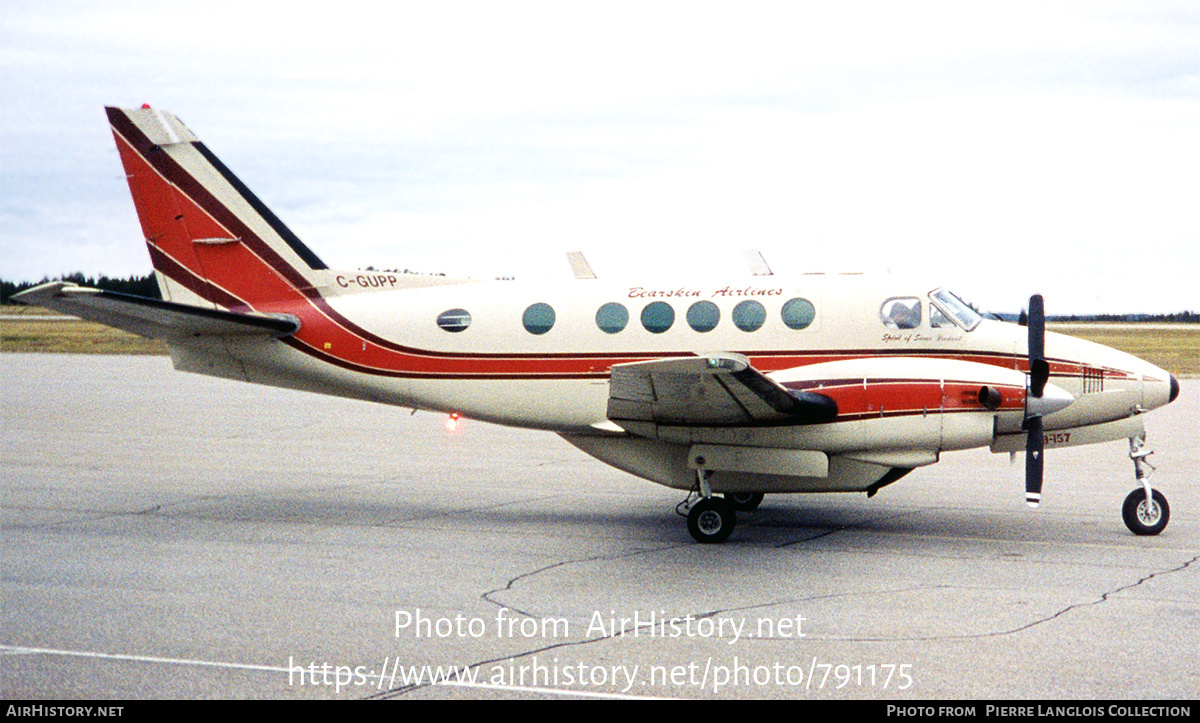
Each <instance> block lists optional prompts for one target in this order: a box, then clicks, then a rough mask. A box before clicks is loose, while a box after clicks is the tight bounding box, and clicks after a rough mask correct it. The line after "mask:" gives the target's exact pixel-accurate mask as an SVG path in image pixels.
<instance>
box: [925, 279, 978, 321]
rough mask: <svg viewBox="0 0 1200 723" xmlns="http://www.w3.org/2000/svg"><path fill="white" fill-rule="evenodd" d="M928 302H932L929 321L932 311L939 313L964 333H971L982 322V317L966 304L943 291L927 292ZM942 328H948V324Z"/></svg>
mask: <svg viewBox="0 0 1200 723" xmlns="http://www.w3.org/2000/svg"><path fill="white" fill-rule="evenodd" d="M929 300H930V302H932V305H931V307H930V308H931V311H930V318H931V319H932V317H933V315H934V311H941V312H942V313H943V314H945V315H946V317H948V318H949V319H950V320H952V321H953V322H954V323H955V324H957V325H958V326H961V327H962V328H963V329H965V330H966V331H971V330H972V329H974V328H975V327H976V326H978V325H979V322H980V321H982V320H983V317H981V316H980V315H979V314H978V313H977V312H976V311H975V310H974V309H972V308H971V307H970V306H968V305H967V302H965V301H963V300H962V299H960V298H958V297H957V296H955V295H954V294H952V293H950V292H949V291H946V290H945V289H936V290H934V291H931V292H929ZM943 326H949V324H943Z"/></svg>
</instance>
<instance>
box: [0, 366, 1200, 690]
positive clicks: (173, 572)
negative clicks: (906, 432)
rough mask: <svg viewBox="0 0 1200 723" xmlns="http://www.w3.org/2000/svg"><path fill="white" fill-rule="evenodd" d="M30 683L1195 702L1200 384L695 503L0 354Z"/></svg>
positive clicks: (504, 445) (16, 577) (170, 382)
mask: <svg viewBox="0 0 1200 723" xmlns="http://www.w3.org/2000/svg"><path fill="white" fill-rule="evenodd" d="M0 378H2V384H3V389H4V392H3V403H2V410H3V429H2V431H0V434H2V448H0V450H2V459H0V474H2V477H3V508H2V509H3V517H2V520H0V521H2V524H3V536H2V537H3V541H2V545H0V559H2V561H3V578H2V581H0V586H2V587H0V594H2V596H3V625H2V626H0V694H2V695H3V696H4V697H5V698H6V699H44V698H54V699H70V698H88V699H126V700H132V699H150V698H154V699H158V698H169V699H180V698H186V699H193V698H236V699H251V698H263V699H307V698H337V699H352V698H384V699H387V698H394V699H493V698H495V699H525V698H546V699H572V698H585V697H587V698H592V697H595V698H670V699H764V698H765V699H775V698H779V699H807V700H840V699H873V700H896V701H919V700H926V701H927V700H964V701H966V700H997V699H1003V700H1016V699H1027V700H1096V699H1102V700H1173V699H1181V700H1190V699H1193V698H1194V697H1195V695H1196V692H1197V691H1198V690H1200V660H1198V658H1197V655H1196V650H1198V649H1200V562H1197V560H1198V558H1200V491H1198V489H1197V485H1196V479H1197V478H1196V469H1197V463H1198V462H1200V452H1198V450H1200V444H1198V442H1200V438H1198V437H1200V432H1198V431H1197V425H1196V420H1197V419H1200V380H1193V379H1186V380H1183V382H1182V394H1181V396H1180V398H1179V399H1178V400H1177V401H1176V402H1175V403H1174V404H1172V405H1169V406H1168V407H1165V408H1163V409H1160V410H1158V411H1156V412H1154V413H1152V414H1151V415H1150V416H1149V417H1148V418H1147V427H1148V431H1149V446H1150V448H1152V449H1154V451H1155V454H1154V455H1153V456H1152V457H1151V458H1150V460H1151V461H1152V462H1153V463H1154V464H1155V465H1156V466H1157V468H1158V469H1157V472H1156V473H1155V475H1154V477H1153V483H1154V486H1155V487H1156V488H1157V489H1159V490H1161V491H1162V492H1164V493H1165V494H1166V496H1167V498H1168V500H1169V502H1170V504H1171V511H1172V517H1171V521H1170V524H1169V525H1168V527H1167V529H1166V530H1165V531H1164V532H1163V533H1162V534H1161V535H1159V536H1157V537H1137V536H1135V535H1133V534H1131V533H1130V532H1128V531H1127V530H1126V529H1125V526H1124V524H1123V523H1122V521H1121V515H1120V506H1121V502H1122V500H1123V499H1124V497H1125V495H1126V494H1127V493H1128V492H1129V491H1130V490H1131V489H1133V487H1134V479H1133V465H1132V463H1131V462H1130V461H1129V459H1128V449H1127V445H1126V443H1125V442H1123V441H1120V442H1112V443H1107V444H1103V445H1096V446H1091V447H1080V448H1071V449H1063V450H1050V451H1049V452H1048V453H1047V460H1046V485H1045V489H1044V491H1043V492H1044V501H1043V504H1042V507H1041V508H1040V509H1038V510H1030V509H1028V508H1027V507H1026V505H1025V503H1024V487H1023V479H1022V477H1023V465H1022V461H1021V459H1020V458H1018V459H1017V460H1016V462H1015V463H1012V462H1010V460H1009V458H1008V455H993V454H991V453H989V452H987V451H986V450H980V451H968V452H958V453H951V454H946V455H943V459H942V461H941V462H940V463H939V464H937V465H935V466H932V467H927V468H923V469H919V470H917V471H915V472H914V473H912V474H910V475H909V476H907V477H906V478H904V479H903V480H901V481H900V482H898V483H896V484H894V485H892V486H890V487H888V488H885V489H884V490H882V491H881V492H880V493H879V494H878V495H876V496H875V497H874V498H871V499H867V498H866V497H865V496H864V495H844V494H826V495H775V496H768V497H767V499H766V501H764V503H763V505H762V506H761V507H760V508H759V510H758V511H756V512H754V513H751V514H740V515H739V526H738V529H737V530H736V531H735V532H734V534H733V537H732V538H731V539H730V540H729V541H728V542H726V543H725V544H722V545H700V544H696V543H694V542H693V541H692V540H691V538H690V537H689V535H688V533H687V530H686V526H685V522H684V520H683V518H682V517H679V516H677V515H676V513H675V507H676V505H677V504H678V503H679V502H680V501H681V499H682V495H680V494H679V493H677V492H675V491H673V490H668V489H665V488H662V487H658V486H656V485H653V484H651V483H649V482H646V481H643V480H640V479H637V478H634V477H631V476H629V475H626V474H624V473H622V472H619V471H617V470H614V469H611V468H609V467H606V466H605V465H603V464H601V463H600V462H597V461H595V460H593V459H590V458H588V457H587V456H585V455H583V454H582V453H581V452H579V451H578V450H576V449H574V448H573V447H571V446H569V445H567V444H566V443H565V442H563V441H562V440H560V439H558V438H557V437H556V436H555V435H553V434H549V433H545V432H533V431H525V430H518V429H508V428H502V427H496V426H492V425H487V424H483V423H479V422H474V421H472V420H463V423H462V425H461V426H460V428H459V429H458V430H457V431H455V432H453V433H451V432H448V431H447V430H446V429H445V427H444V424H443V423H444V421H445V419H444V417H441V416H439V415H436V414H430V413H416V414H412V413H410V410H407V409H399V408H395V407H386V406H381V405H376V404H370V403H366V402H355V401H351V400H344V399H336V398H329V397H319V396H315V395H310V394H304V393H300V392H293V391H286V390H278V389H271V388H266V387H255V386H250V385H246V384H239V383H236V382H230V381H225V380H219V379H211V378H207V377H199V376H194V375H190V374H181V373H176V372H174V371H172V370H171V368H170V362H169V360H167V359H166V358H164V357H130V356H72V355H62V356H56V355H35V354H0Z"/></svg>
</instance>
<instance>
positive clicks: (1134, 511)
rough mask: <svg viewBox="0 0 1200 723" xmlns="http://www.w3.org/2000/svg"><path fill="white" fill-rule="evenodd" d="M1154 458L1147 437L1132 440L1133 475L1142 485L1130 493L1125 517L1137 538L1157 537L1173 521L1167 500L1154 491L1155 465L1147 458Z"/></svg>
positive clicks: (1130, 452) (1124, 513) (1130, 439)
mask: <svg viewBox="0 0 1200 723" xmlns="http://www.w3.org/2000/svg"><path fill="white" fill-rule="evenodd" d="M1152 454H1154V452H1153V450H1149V449H1146V433H1145V432H1143V433H1141V434H1140V435H1138V436H1136V437H1130V438H1129V458H1130V459H1131V460H1133V474H1134V476H1135V477H1137V480H1138V482H1140V483H1141V487H1140V488H1139V489H1135V490H1134V491H1132V492H1130V493H1129V496H1128V497H1126V498H1125V504H1123V505H1122V506H1121V517H1122V518H1124V520H1125V526H1126V527H1128V528H1129V531H1130V532H1132V533H1133V534H1135V535H1157V534H1158V533H1160V532H1162V531H1163V529H1165V528H1166V526H1167V521H1168V520H1170V519H1171V507H1170V506H1169V505H1168V504H1167V498H1166V497H1165V496H1164V495H1163V494H1162V493H1161V492H1159V491H1158V490H1156V489H1153V488H1151V487H1150V476H1151V475H1153V474H1154V465H1152V464H1150V461H1149V460H1147V459H1146V458H1147V457H1149V456H1150V455H1152Z"/></svg>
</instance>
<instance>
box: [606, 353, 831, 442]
mask: <svg viewBox="0 0 1200 723" xmlns="http://www.w3.org/2000/svg"><path fill="white" fill-rule="evenodd" d="M835 416H837V403H836V402H834V401H833V400H832V399H830V398H829V397H826V396H824V395H821V394H817V393H814V392H793V391H790V390H788V389H785V388H784V387H783V386H781V385H779V384H778V383H777V382H775V381H774V380H772V379H771V378H770V377H768V376H766V375H764V374H763V373H762V372H760V371H758V370H757V369H755V368H754V367H752V366H750V361H749V359H747V358H746V357H744V356H742V355H740V354H707V355H704V356H698V357H686V358H680V359H656V360H653V361H647V362H633V363H630V364H618V365H615V366H614V367H613V368H612V377H611V380H610V385H609V397H608V418H609V419H610V420H612V421H613V422H614V423H615V424H617V425H618V426H620V427H621V428H623V429H625V430H627V431H629V432H633V433H634V434H638V433H639V432H640V431H641V430H643V429H644V428H645V425H646V424H647V423H649V424H664V425H672V426H675V425H678V426H688V427H703V426H739V427H741V426H765V425H779V424H819V423H822V422H828V421H831V420H832V419H833V418H834V417H835Z"/></svg>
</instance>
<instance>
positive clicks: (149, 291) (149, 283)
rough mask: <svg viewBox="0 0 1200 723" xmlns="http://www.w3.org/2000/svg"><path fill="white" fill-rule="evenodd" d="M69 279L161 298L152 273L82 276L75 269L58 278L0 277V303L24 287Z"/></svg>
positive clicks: (124, 292)
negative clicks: (21, 279) (122, 276)
mask: <svg viewBox="0 0 1200 723" xmlns="http://www.w3.org/2000/svg"><path fill="white" fill-rule="evenodd" d="M59 280H61V281H71V282H74V283H76V284H79V285H80V286H90V287H92V288H94V289H103V290H105V291H116V292H118V293H121V294H133V295H134V296H147V297H150V298H151V299H161V298H162V295H161V294H159V292H158V282H157V281H155V280H154V274H147V275H146V276H129V277H127V278H124V279H122V278H116V277H111V276H104V275H100V276H84V274H83V272H82V271H76V272H75V273H73V274H64V275H63V276H61V277H59V278H58V279H49V278H44V279H42V280H41V281H17V282H13V281H5V280H4V279H0V303H3V304H10V303H12V301H11V300H10V299H11V298H12V295H13V294H18V293H20V292H22V291H25V290H26V289H32V288H33V287H35V286H37V285H39V284H44V283H46V282H47V281H59Z"/></svg>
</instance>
